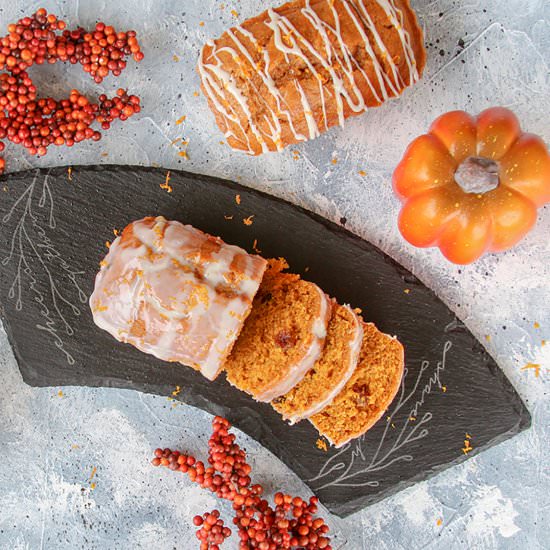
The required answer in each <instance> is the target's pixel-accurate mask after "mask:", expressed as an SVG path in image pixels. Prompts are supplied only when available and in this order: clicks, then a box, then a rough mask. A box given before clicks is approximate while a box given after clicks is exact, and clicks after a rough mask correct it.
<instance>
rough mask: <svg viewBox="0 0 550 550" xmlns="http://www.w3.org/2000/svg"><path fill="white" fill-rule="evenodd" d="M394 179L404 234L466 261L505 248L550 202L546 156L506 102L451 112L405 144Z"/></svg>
mask: <svg viewBox="0 0 550 550" xmlns="http://www.w3.org/2000/svg"><path fill="white" fill-rule="evenodd" d="M393 186H394V190H395V192H396V193H397V195H398V196H399V198H400V199H401V201H402V202H403V208H402V210H401V213H400V215H399V230H400V231H401V234H402V235H403V237H405V239H406V240H407V241H409V242H410V243H411V244H413V245H414V246H419V247H428V246H438V247H439V248H440V249H441V252H442V253H443V254H444V255H445V257H447V258H448V259H449V260H450V261H452V262H454V263H457V264H468V263H470V262H473V261H475V260H477V259H478V258H479V257H480V256H481V255H482V254H484V253H485V252H499V251H502V250H507V249H508V248H510V247H512V246H514V245H515V244H516V243H517V242H518V241H520V240H521V239H522V238H523V237H524V236H525V234H526V233H527V232H528V231H529V230H530V229H531V228H532V227H533V225H534V224H535V222H536V218H537V208H538V207H540V206H542V205H544V204H546V203H548V202H550V155H549V154H548V149H547V147H546V145H545V144H544V142H543V141H542V139H540V138H539V137H537V136H534V135H532V134H526V133H523V132H522V131H521V128H520V126H519V122H518V120H517V118H516V116H515V115H514V114H513V113H512V112H511V111H509V110H508V109H504V108H500V107H495V108H492V109H488V110H486V111H484V112H483V113H481V114H480V115H479V116H478V117H472V116H470V115H469V114H468V113H465V112H463V111H453V112H450V113H447V114H445V115H443V116H441V117H440V118H438V119H437V120H436V121H435V122H434V123H433V124H432V126H431V128H430V130H429V132H428V133H427V134H425V135H423V136H420V137H419V138H417V139H415V140H414V141H413V142H412V143H411V144H410V146H409V148H408V149H407V151H406V153H405V156H404V157H403V159H402V160H401V162H400V163H399V165H398V166H397V168H396V170H395V172H394V175H393Z"/></svg>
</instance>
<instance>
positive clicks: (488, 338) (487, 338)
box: [485, 334, 491, 342]
mask: <svg viewBox="0 0 550 550" xmlns="http://www.w3.org/2000/svg"><path fill="white" fill-rule="evenodd" d="M485 340H487V342H490V341H491V335H490V334H486V335H485Z"/></svg>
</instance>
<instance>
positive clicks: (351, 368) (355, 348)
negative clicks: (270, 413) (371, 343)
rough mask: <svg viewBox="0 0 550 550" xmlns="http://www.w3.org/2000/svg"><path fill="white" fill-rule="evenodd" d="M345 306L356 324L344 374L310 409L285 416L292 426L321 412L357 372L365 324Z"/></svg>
mask: <svg viewBox="0 0 550 550" xmlns="http://www.w3.org/2000/svg"><path fill="white" fill-rule="evenodd" d="M344 307H345V308H346V309H347V310H348V311H349V312H350V313H351V314H352V315H353V318H354V321H355V325H354V327H353V328H354V334H353V338H352V339H351V340H350V342H349V360H348V364H347V367H346V370H345V372H344V376H343V377H342V378H341V380H340V381H339V382H338V384H335V385H334V387H333V388H332V389H331V391H330V392H329V393H328V394H327V396H326V397H325V398H324V399H322V400H321V401H318V402H317V403H313V404H312V405H311V406H310V407H309V409H304V410H303V411H300V412H299V413H296V414H291V415H289V416H284V419H285V420H288V422H289V424H290V425H291V426H292V425H293V424H295V423H296V422H299V421H300V420H303V419H304V418H309V417H310V416H313V415H314V414H317V413H318V412H321V411H322V410H323V409H324V408H325V407H328V406H329V405H330V404H331V403H332V402H333V401H334V398H335V397H336V396H337V395H338V394H339V393H340V392H341V391H342V390H343V389H344V386H345V385H346V384H347V383H348V382H349V380H350V378H351V376H352V375H353V373H354V372H355V368H356V367H357V363H358V361H359V354H360V353H361V344H362V343H363V334H364V332H363V325H362V323H361V321H360V320H359V317H357V315H356V314H355V312H354V311H353V310H352V309H351V308H350V307H349V306H347V305H346V306H344Z"/></svg>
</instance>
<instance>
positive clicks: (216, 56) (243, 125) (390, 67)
mask: <svg viewBox="0 0 550 550" xmlns="http://www.w3.org/2000/svg"><path fill="white" fill-rule="evenodd" d="M424 64H425V51H424V46H423V37H422V31H421V29H420V27H419V25H418V21H417V19H416V16H415V14H414V12H413V11H412V9H411V7H410V4H409V2H408V0H309V1H308V0H294V1H293V2H289V3H287V4H284V5H283V6H281V7H279V8H275V9H274V10H268V11H265V12H263V13H262V14H260V15H258V16H257V17H254V18H251V19H248V20H247V21H245V22H244V23H243V24H242V25H241V27H233V28H232V29H229V30H228V31H226V32H225V33H224V34H223V35H222V36H221V37H220V38H218V39H217V40H215V41H213V42H209V43H208V44H207V45H206V46H205V47H204V48H203V51H202V53H201V58H200V60H199V66H198V69H199V73H200V74H201V80H202V89H203V92H204V93H205V95H206V97H207V99H208V102H209V106H210V108H211V110H212V111H213V112H214V114H215V116H216V120H217V123H218V126H219V127H220V129H221V130H222V132H223V133H224V134H225V135H226V137H227V140H228V143H229V144H230V145H231V146H232V147H234V148H235V149H240V150H243V151H246V152H248V153H250V154H256V155H257V154H260V153H262V152H265V151H268V150H269V151H276V150H280V149H281V148H282V147H285V146H287V145H289V144H292V143H297V142H299V141H304V140H305V139H309V138H312V137H316V135H318V134H319V133H321V132H323V131H325V130H326V129H328V128H330V127H331V126H334V125H336V124H339V123H342V122H343V120H344V119H346V118H348V117H350V116H355V115H358V114H360V113H362V112H364V111H365V110H366V108H368V107H374V106H378V105H380V104H381V103H382V102H383V101H384V100H385V99H388V98H390V97H395V96H397V95H399V94H400V93H401V92H402V91H403V90H404V89H405V88H406V87H407V86H409V85H411V84H412V83H414V82H415V81H416V80H417V79H418V78H419V77H420V75H421V74H422V70H423V68H424Z"/></svg>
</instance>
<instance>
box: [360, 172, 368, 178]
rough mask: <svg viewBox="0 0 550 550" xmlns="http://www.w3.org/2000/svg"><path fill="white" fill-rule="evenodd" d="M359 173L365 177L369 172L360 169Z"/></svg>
mask: <svg viewBox="0 0 550 550" xmlns="http://www.w3.org/2000/svg"><path fill="white" fill-rule="evenodd" d="M359 175H360V176H362V177H365V176H366V175H367V173H366V172H365V171H364V170H359Z"/></svg>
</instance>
